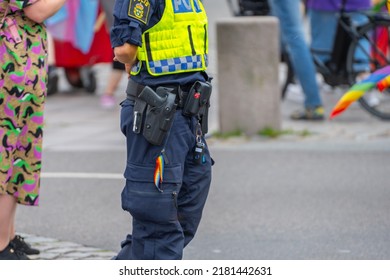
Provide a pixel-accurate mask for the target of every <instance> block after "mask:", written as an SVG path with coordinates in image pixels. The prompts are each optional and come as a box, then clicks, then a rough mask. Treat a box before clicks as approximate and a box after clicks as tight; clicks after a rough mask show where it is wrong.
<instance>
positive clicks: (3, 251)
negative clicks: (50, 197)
mask: <svg viewBox="0 0 390 280" xmlns="http://www.w3.org/2000/svg"><path fill="white" fill-rule="evenodd" d="M64 3H65V0H9V1H5V0H0V18H1V19H2V24H1V28H0V33H1V40H0V47H1V50H3V51H2V52H1V54H0V59H1V65H2V66H3V67H2V68H1V69H2V70H1V78H0V83H1V88H0V138H1V145H0V259H1V260H28V259H29V258H28V257H27V254H33V253H35V254H36V253H39V251H38V250H35V249H33V248H31V246H30V245H29V244H27V243H26V242H25V241H24V240H23V238H21V237H20V236H18V235H16V234H15V214H16V207H17V204H23V205H26V206H37V205H38V203H39V187H40V171H41V164H42V162H41V152H42V129H43V109H44V103H45V98H46V90H47V70H48V65H47V34H46V27H45V25H44V24H43V21H44V20H45V19H47V18H49V17H50V16H52V15H53V14H54V13H55V12H56V11H58V10H59V9H60V8H61V6H62V5H63V4H64Z"/></svg>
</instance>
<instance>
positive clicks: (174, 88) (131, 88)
mask: <svg viewBox="0 0 390 280" xmlns="http://www.w3.org/2000/svg"><path fill="white" fill-rule="evenodd" d="M191 86H192V85H190V86H180V85H162V87H165V88H168V89H170V92H171V93H173V94H175V95H176V101H177V107H178V108H183V106H184V104H185V102H186V99H187V96H188V92H189V89H190V88H191ZM144 88H145V86H144V85H141V84H139V83H136V82H134V81H133V80H132V79H129V80H128V82H127V88H126V95H127V99H129V100H135V99H136V98H138V97H139V95H140V94H141V92H142V90H143V89H144ZM150 88H151V89H153V90H156V89H157V88H158V87H156V86H150Z"/></svg>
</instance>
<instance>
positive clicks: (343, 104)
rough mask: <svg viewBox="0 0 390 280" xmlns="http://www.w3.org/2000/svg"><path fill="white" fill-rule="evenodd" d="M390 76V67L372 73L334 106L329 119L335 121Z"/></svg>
mask: <svg viewBox="0 0 390 280" xmlns="http://www.w3.org/2000/svg"><path fill="white" fill-rule="evenodd" d="M389 75H390V65H388V66H385V67H383V68H381V69H379V70H376V71H375V72H373V73H371V74H370V75H369V76H368V77H367V78H365V79H363V80H362V81H360V82H358V83H356V84H354V85H353V86H352V87H351V88H350V89H349V90H348V91H347V92H346V93H345V94H344V95H343V96H342V97H341V98H340V100H339V101H338V102H337V104H336V105H335V106H334V108H333V110H332V112H331V113H330V116H329V118H330V119H333V118H334V117H336V116H338V115H339V114H341V113H342V112H344V111H345V110H346V109H347V108H348V107H349V106H350V105H351V104H352V103H353V102H355V101H356V100H358V99H359V98H361V97H362V96H363V95H364V94H365V93H366V92H367V91H368V90H370V89H373V88H375V87H376V86H377V84H378V83H380V82H381V81H382V80H383V79H384V78H386V77H387V76H389Z"/></svg>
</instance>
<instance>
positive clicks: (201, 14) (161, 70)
mask: <svg viewBox="0 0 390 280" xmlns="http://www.w3.org/2000/svg"><path fill="white" fill-rule="evenodd" d="M207 29H208V21H207V15H206V12H205V10H204V7H203V4H202V2H201V1H200V0H165V10H164V14H163V16H162V18H161V20H160V21H159V22H158V23H157V24H156V25H154V26H153V27H151V28H150V29H148V30H146V31H145V32H144V33H143V35H142V47H139V48H138V53H137V59H138V63H137V64H136V65H134V66H133V68H132V71H131V74H132V75H137V74H138V73H139V72H140V70H141V67H143V66H144V65H146V67H147V70H148V73H149V74H150V75H152V76H160V75H167V74H175V73H184V72H193V71H201V70H205V69H206V68H207V53H208V36H207Z"/></svg>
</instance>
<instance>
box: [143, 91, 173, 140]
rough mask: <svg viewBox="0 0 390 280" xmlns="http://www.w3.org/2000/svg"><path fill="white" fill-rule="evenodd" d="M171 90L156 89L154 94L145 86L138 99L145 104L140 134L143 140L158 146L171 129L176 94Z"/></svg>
mask: <svg viewBox="0 0 390 280" xmlns="http://www.w3.org/2000/svg"><path fill="white" fill-rule="evenodd" d="M170 91H171V89H169V88H165V87H158V88H157V89H156V92H155V91H153V90H152V89H151V88H150V87H148V86H146V87H145V88H144V89H143V90H142V92H141V93H140V95H139V98H140V99H141V100H143V101H145V102H146V103H147V108H146V115H145V122H144V125H143V130H142V134H143V136H144V137H145V139H146V140H147V141H148V142H149V143H151V144H153V145H157V146H160V145H161V144H163V141H164V139H165V138H166V135H167V134H168V132H169V130H170V129H171V127H172V123H173V119H174V116H175V112H176V107H177V104H176V101H175V99H176V94H173V93H171V92H170Z"/></svg>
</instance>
